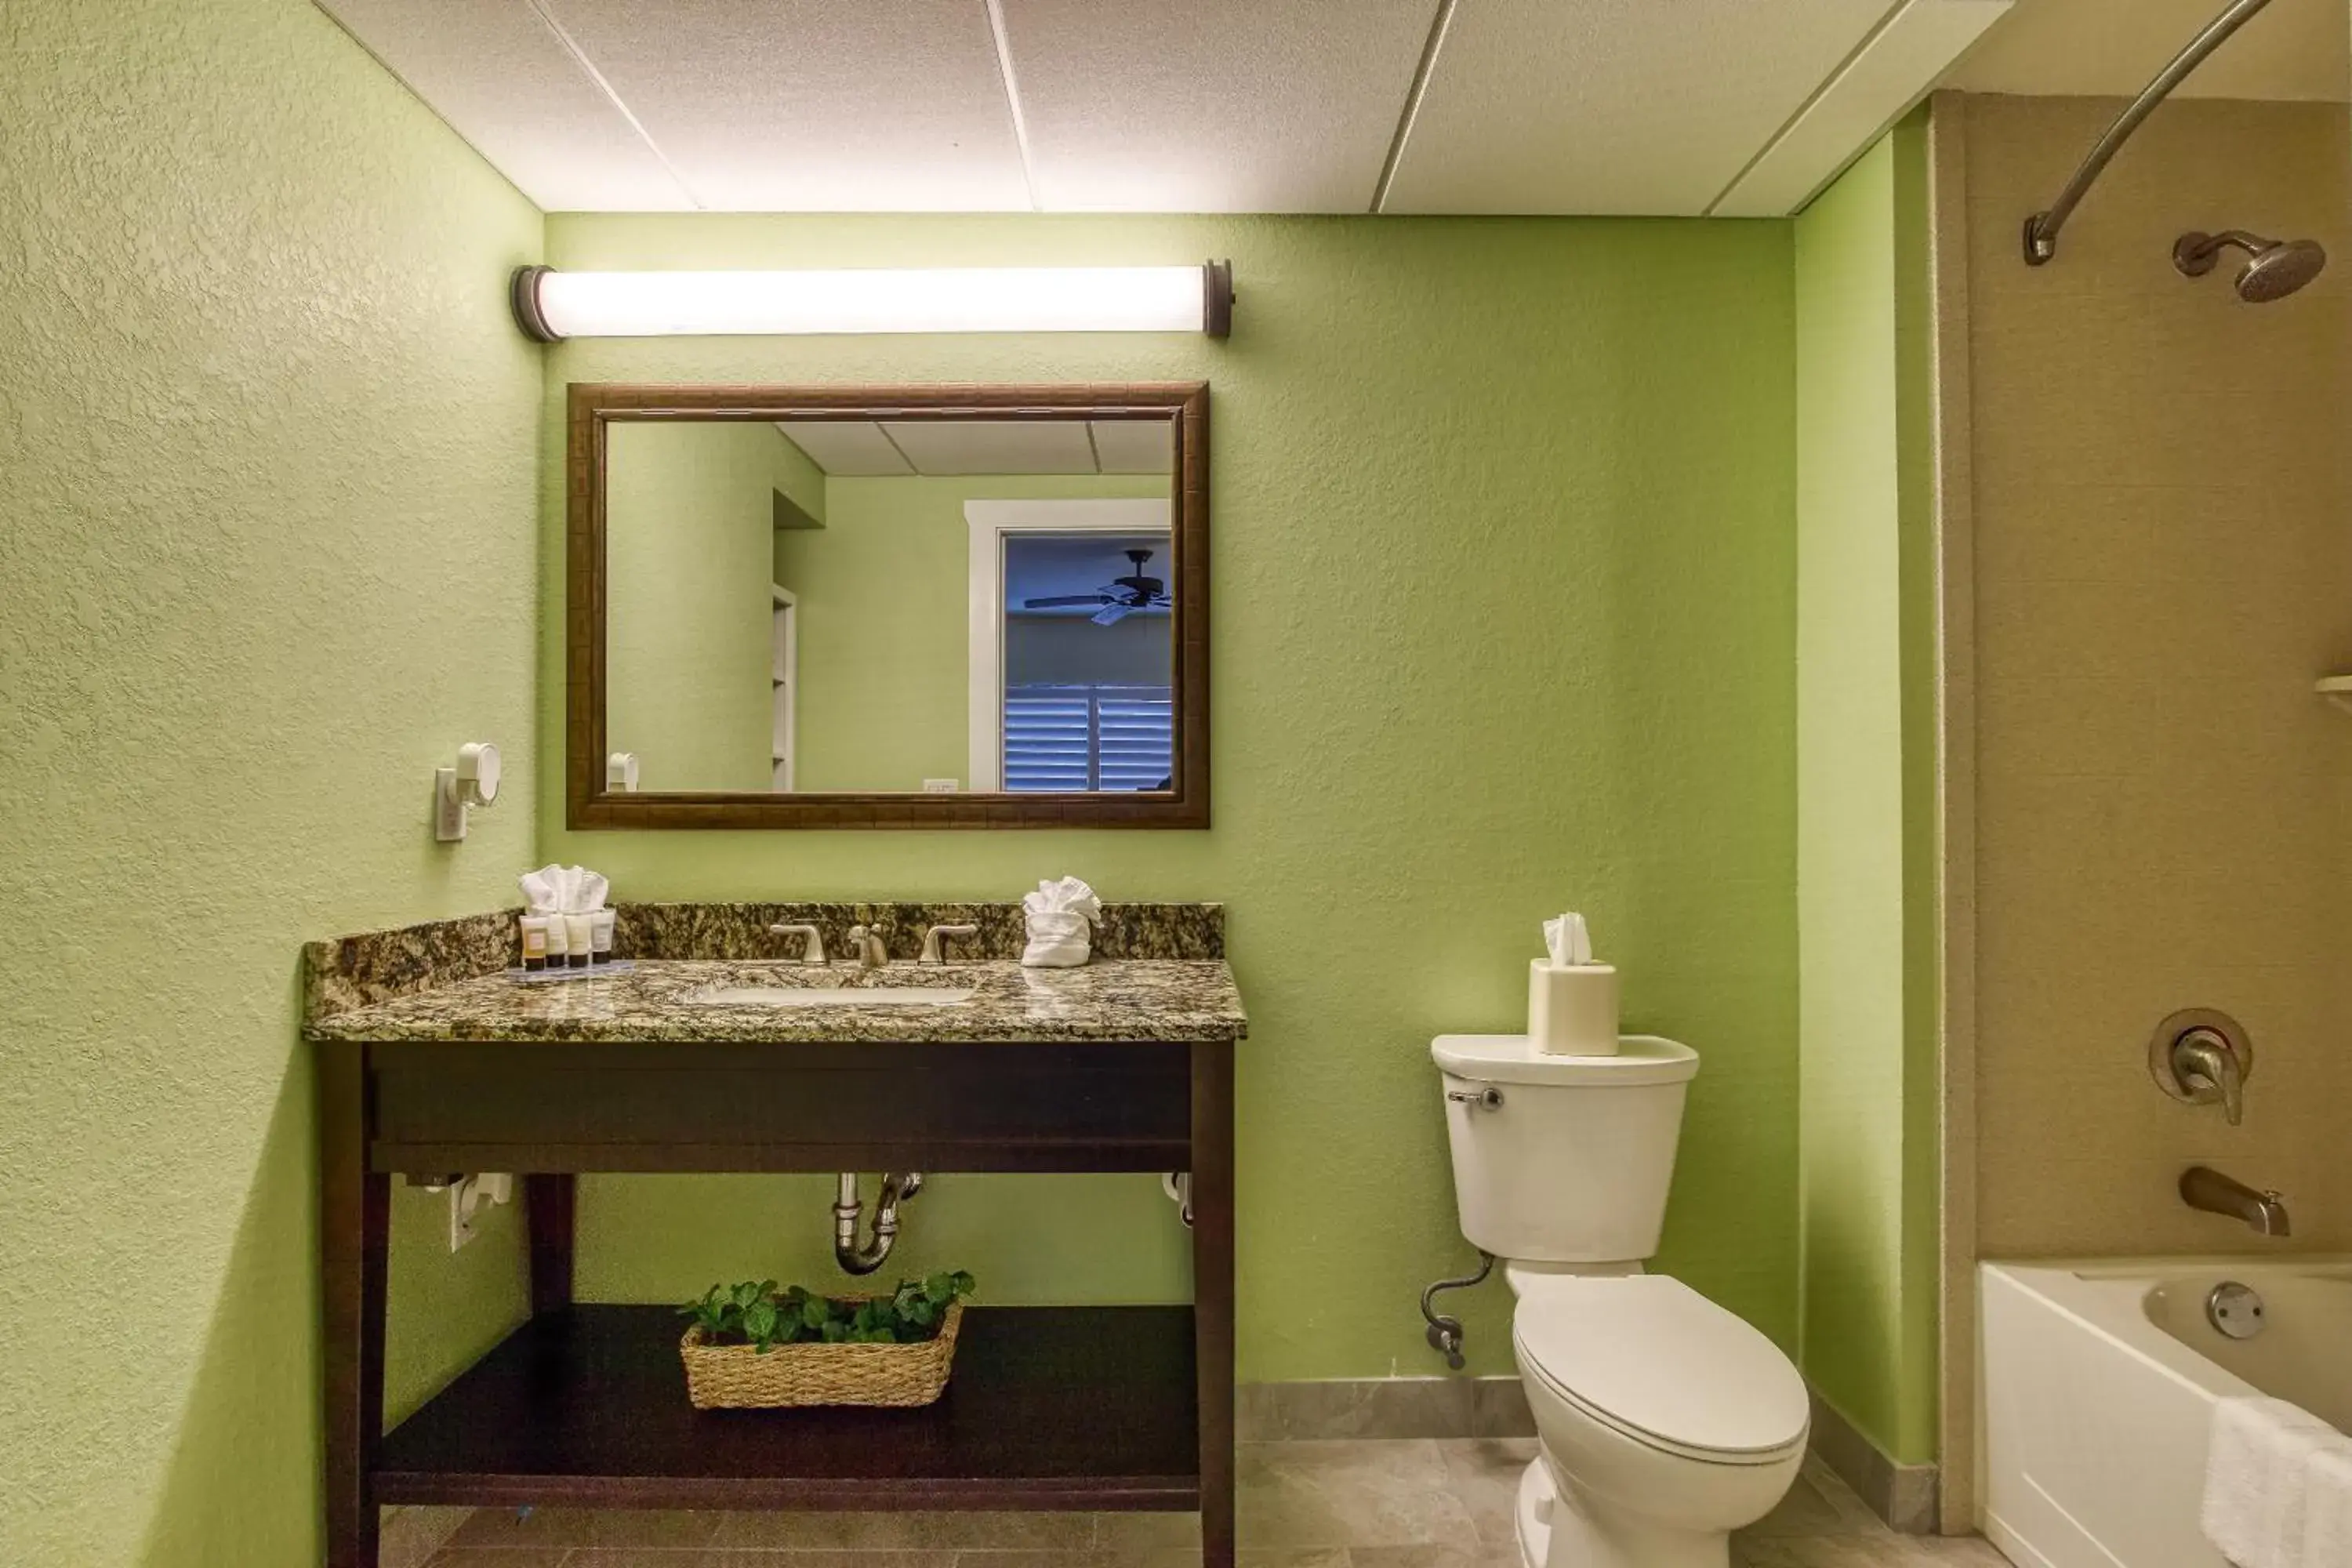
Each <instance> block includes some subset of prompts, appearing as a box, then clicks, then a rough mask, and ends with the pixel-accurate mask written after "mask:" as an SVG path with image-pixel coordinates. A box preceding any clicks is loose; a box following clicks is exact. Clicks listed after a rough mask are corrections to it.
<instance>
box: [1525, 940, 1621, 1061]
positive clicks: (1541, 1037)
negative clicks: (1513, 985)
mask: <svg viewBox="0 0 2352 1568" xmlns="http://www.w3.org/2000/svg"><path fill="white" fill-rule="evenodd" d="M1528 1039H1529V1040H1531V1041H1532V1042H1533V1043H1534V1045H1535V1048H1536V1049H1537V1050H1538V1051H1541V1052H1543V1053H1545V1054H1546V1055H1547V1056H1556V1057H1613V1056H1615V1055H1616V1054H1617V969H1616V966H1615V965H1614V964H1608V963H1570V964H1553V963H1549V962H1547V961H1546V960H1544V959H1540V958H1538V959H1535V960H1533V961H1531V962H1530V963H1528Z"/></svg>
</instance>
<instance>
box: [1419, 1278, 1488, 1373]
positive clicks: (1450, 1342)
mask: <svg viewBox="0 0 2352 1568" xmlns="http://www.w3.org/2000/svg"><path fill="white" fill-rule="evenodd" d="M1494 1271H1495V1255H1494V1254H1493V1253H1491V1252H1486V1251H1484V1250H1482V1251H1480V1253H1479V1254H1478V1272H1477V1273H1475V1274H1465V1275H1464V1276H1462V1278H1460V1279H1439V1280H1436V1281H1434V1282H1433V1283H1432V1284H1431V1285H1430V1287H1429V1289H1426V1290H1423V1292H1422V1293H1421V1315H1422V1317H1423V1319H1425V1320H1426V1321H1428V1323H1429V1348H1430V1349H1431V1350H1433V1351H1435V1352H1437V1353H1438V1354H1440V1355H1442V1356H1444V1358H1445V1364H1446V1365H1447V1366H1450V1367H1452V1368H1453V1369H1454V1371H1455V1372H1460V1371H1461V1370H1462V1341H1463V1339H1464V1334H1463V1331H1462V1320H1461V1319H1459V1318H1449V1317H1447V1316H1446V1315H1445V1314H1444V1313H1443V1312H1441V1311H1439V1310H1437V1293H1438V1292H1439V1291H1440V1290H1466V1289H1469V1288H1470V1287H1471V1286H1473V1285H1483V1284H1485V1283H1486V1276H1487V1275H1489V1274H1492V1273H1493V1272H1494Z"/></svg>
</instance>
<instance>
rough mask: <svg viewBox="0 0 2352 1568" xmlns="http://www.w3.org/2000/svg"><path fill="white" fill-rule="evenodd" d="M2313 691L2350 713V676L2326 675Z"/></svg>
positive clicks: (2351, 682) (2351, 701)
mask: <svg viewBox="0 0 2352 1568" xmlns="http://www.w3.org/2000/svg"><path fill="white" fill-rule="evenodd" d="M2314 689H2315V690H2316V691H2317V692H2318V693H2319V694H2320V695H2321V696H2322V697H2325V698H2326V699H2327V700H2329V701H2330V702H2333V703H2335V704H2336V706H2337V707H2338V708H2341V709H2343V710H2345V711H2346V712H2347V713H2352V675H2326V676H2322V677H2320V679H2319V684H2318V685H2317V686H2316V687H2315V688H2314Z"/></svg>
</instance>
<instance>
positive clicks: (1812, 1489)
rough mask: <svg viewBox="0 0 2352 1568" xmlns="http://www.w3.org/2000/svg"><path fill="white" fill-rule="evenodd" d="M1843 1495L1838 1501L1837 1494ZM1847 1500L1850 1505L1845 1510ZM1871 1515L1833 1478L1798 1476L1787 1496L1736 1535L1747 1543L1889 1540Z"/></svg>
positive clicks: (1808, 1473) (1888, 1533)
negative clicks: (1823, 1538)
mask: <svg viewBox="0 0 2352 1568" xmlns="http://www.w3.org/2000/svg"><path fill="white" fill-rule="evenodd" d="M1841 1492H1843V1494H1844V1495H1843V1497H1840V1496H1839V1495H1838V1494H1839V1493H1841ZM1847 1500H1852V1505H1851V1506H1850V1507H1849V1506H1845V1505H1846V1503H1847ZM1894 1533H1895V1532H1894V1531H1891V1530H1889V1529H1887V1528H1886V1525H1885V1522H1884V1521H1881V1520H1880V1519H1879V1518H1878V1517H1877V1516H1876V1515H1875V1514H1874V1513H1872V1512H1871V1511H1870V1510H1869V1509H1868V1508H1866V1507H1864V1505H1863V1503H1862V1501H1861V1500H1860V1499H1858V1498H1854V1496H1853V1493H1852V1492H1850V1491H1846V1490H1845V1488H1844V1485H1843V1483H1842V1482H1840V1481H1839V1480H1838V1479H1837V1478H1836V1477H1835V1476H1819V1475H1815V1474H1813V1473H1811V1472H1810V1471H1809V1472H1807V1473H1805V1474H1802V1475H1800V1476H1799V1477H1798V1478H1797V1479H1796V1481H1795V1482H1794V1483H1793V1484H1792V1485H1790V1488H1789V1495H1788V1496H1786V1497H1784V1498H1782V1499H1781V1500H1780V1502H1779V1503H1778V1504H1776V1505H1775V1506H1774V1507H1773V1510H1772V1511H1771V1512H1770V1513H1768V1514H1766V1515H1765V1516H1764V1517H1763V1518H1762V1519H1759V1520H1758V1521H1756V1522H1755V1523H1754V1524H1751V1525H1749V1526H1748V1528H1747V1529H1746V1530H1744V1531H1740V1534H1741V1535H1742V1536H1743V1537H1744V1538H1746V1539H1748V1540H1751V1541H1761V1540H1777V1539H1780V1538H1782V1537H1786V1536H1798V1535H1855V1536H1882V1535H1883V1536H1892V1535H1894Z"/></svg>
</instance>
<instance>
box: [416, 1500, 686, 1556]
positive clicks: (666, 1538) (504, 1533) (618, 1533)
mask: <svg viewBox="0 0 2352 1568" xmlns="http://www.w3.org/2000/svg"><path fill="white" fill-rule="evenodd" d="M722 1517H724V1516H722V1515H720V1514H719V1513H715V1512H709V1513H697V1512H687V1511H684V1510H664V1509H622V1508H616V1509H590V1508H538V1509H533V1510H530V1513H528V1514H519V1513H518V1512H517V1511H516V1510H513V1509H510V1508H486V1509H482V1510H478V1512H476V1513H475V1515H474V1517H473V1518H471V1519H469V1520H467V1521H466V1522H465V1523H464V1524H462V1525H460V1526H458V1528H457V1534H456V1535H454V1536H452V1537H451V1538H450V1542H449V1543H450V1544H451V1545H452V1546H604V1547H624V1546H635V1547H661V1548H667V1549H669V1550H673V1551H675V1550H677V1549H680V1548H684V1547H692V1546H709V1545H710V1544H711V1543H712V1542H711V1537H712V1535H713V1534H714V1533H715V1532H716V1531H717V1530H718V1528H719V1521H720V1519H721V1518H722Z"/></svg>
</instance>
